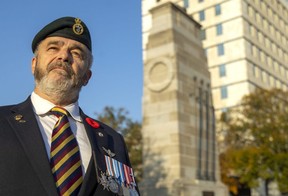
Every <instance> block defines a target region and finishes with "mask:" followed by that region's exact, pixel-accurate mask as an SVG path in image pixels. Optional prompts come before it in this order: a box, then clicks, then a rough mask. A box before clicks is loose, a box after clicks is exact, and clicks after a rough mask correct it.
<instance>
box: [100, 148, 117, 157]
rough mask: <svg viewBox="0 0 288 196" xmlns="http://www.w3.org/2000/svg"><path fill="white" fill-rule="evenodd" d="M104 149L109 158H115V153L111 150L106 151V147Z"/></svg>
mask: <svg viewBox="0 0 288 196" xmlns="http://www.w3.org/2000/svg"><path fill="white" fill-rule="evenodd" d="M102 149H103V150H104V151H105V152H106V153H107V154H108V156H109V157H114V156H115V153H113V152H112V151H111V150H110V149H108V150H107V149H106V148H104V147H102Z"/></svg>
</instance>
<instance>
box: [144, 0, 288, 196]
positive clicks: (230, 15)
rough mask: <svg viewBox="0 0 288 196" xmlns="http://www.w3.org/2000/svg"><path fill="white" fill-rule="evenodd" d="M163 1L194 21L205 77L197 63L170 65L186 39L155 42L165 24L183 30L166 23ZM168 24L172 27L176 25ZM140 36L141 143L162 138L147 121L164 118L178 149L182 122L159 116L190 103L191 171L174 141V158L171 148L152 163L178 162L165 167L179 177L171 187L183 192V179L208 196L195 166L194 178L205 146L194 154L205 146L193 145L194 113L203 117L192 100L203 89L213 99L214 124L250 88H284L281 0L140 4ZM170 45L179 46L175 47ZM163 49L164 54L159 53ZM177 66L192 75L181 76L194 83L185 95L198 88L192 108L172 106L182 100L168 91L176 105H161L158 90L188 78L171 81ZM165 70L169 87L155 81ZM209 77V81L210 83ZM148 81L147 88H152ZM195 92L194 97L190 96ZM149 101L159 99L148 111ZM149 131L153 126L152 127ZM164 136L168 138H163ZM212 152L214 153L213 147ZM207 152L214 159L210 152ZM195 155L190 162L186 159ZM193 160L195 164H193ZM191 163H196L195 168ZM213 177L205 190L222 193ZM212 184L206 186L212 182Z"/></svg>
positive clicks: (286, 24)
mask: <svg viewBox="0 0 288 196" xmlns="http://www.w3.org/2000/svg"><path fill="white" fill-rule="evenodd" d="M167 2H172V3H174V4H175V5H177V6H179V7H180V8H182V9H183V12H181V13H182V14H183V15H185V14H184V13H186V15H187V16H189V17H191V20H193V21H195V23H193V22H192V23H191V24H190V23H189V24H190V25H192V24H194V25H196V23H198V24H200V25H201V27H200V26H198V28H199V36H200V38H201V40H202V47H203V49H204V54H205V56H206V58H207V69H208V71H209V72H208V73H206V71H203V70H199V67H197V66H196V64H197V63H195V66H193V65H192V67H191V68H184V67H185V63H183V62H185V60H180V61H177V60H179V59H181V58H180V57H179V58H176V56H177V55H179V53H177V51H178V50H180V49H183V50H185V49H187V47H188V46H187V45H181V43H188V42H186V41H183V40H182V41H181V40H179V39H178V40H173V39H172V37H173V36H172V37H170V38H171V39H170V40H169V41H168V39H166V40H163V42H161V41H160V40H161V39H159V35H160V37H161V36H163V35H161V34H159V33H158V34H157V31H159V32H160V31H162V30H163V29H165V28H168V27H169V28H171V29H174V30H175V31H181V30H180V29H181V28H184V29H185V28H186V27H187V26H189V25H188V24H183V25H184V26H182V27H181V26H177V19H175V21H169V20H167V15H166V18H165V14H168V11H167V10H166V12H163V10H162V9H163V7H162V8H161V9H160V7H161V5H165V4H166V3H167ZM159 6H160V7H159ZM164 7H165V6H164ZM173 9H174V8H173ZM173 9H172V10H173ZM160 10H162V11H160ZM179 10H181V9H178V11H177V13H178V12H179V13H180V11H179ZM170 11H171V10H170ZM160 13H161V14H160ZM164 13H165V14H164ZM156 16H157V17H156ZM176 18H177V17H176ZM161 22H162V23H161ZM153 25H154V26H153ZM175 25H176V26H177V27H175ZM196 26H197V25H196ZM191 28H192V27H191ZM182 30H183V29H182ZM183 32H185V30H183ZM184 34H185V36H187V37H197V35H196V34H195V32H193V33H191V32H189V31H188V32H186V33H184ZM142 37H143V61H144V95H143V127H144V128H143V135H144V139H145V138H146V140H147V141H146V142H148V143H149V142H150V143H149V144H150V145H151V141H150V140H151V136H152V138H154V139H155V141H157V142H158V140H157V137H159V138H162V137H163V135H161V134H160V132H161V130H162V129H160V127H162V125H163V124H162V125H160V124H159V125H153V123H152V119H153V118H152V117H155V119H154V122H157V123H160V122H162V123H164V122H165V120H169V123H168V124H166V126H168V127H170V126H171V127H174V131H175V132H174V134H176V135H178V138H177V142H178V144H179V143H180V144H182V142H183V141H182V140H180V138H181V137H184V138H185V137H186V136H187V135H185V134H184V135H181V134H180V135H179V133H181V129H179V127H181V126H183V125H184V124H185V123H182V122H181V120H180V122H179V121H177V123H174V124H173V123H172V121H171V119H170V118H168V117H167V116H166V117H163V116H162V115H160V114H161V112H162V114H163V111H166V112H167V111H170V110H169V109H171V107H172V105H173V104H174V106H175V107H178V108H177V110H176V109H175V111H174V114H175V116H176V113H177V112H179V111H180V113H179V115H181V109H183V110H184V109H187V108H189V104H190V106H191V105H193V104H194V107H195V108H198V110H197V109H196V110H197V111H198V113H197V114H196V113H194V114H195V116H194V117H190V118H191V119H194V120H195V119H197V120H195V123H196V124H192V126H197V127H196V129H197V132H196V133H195V134H196V136H195V138H193V137H192V136H191V137H192V138H193V139H195V141H196V143H195V144H191V145H196V146H194V147H195V149H194V152H196V154H194V155H195V156H194V155H193V156H194V157H193V156H192V158H191V159H190V161H188V162H189V164H190V163H193V164H194V163H195V165H194V166H193V167H191V168H190V169H188V168H189V166H187V165H185V163H184V162H185V161H184V162H183V160H189V158H187V157H186V156H187V155H186V154H185V153H184V154H182V152H183V151H185V150H183V149H181V148H182V147H183V146H181V145H180V146H179V148H176V146H177V145H176V143H177V142H176V143H175V146H173V145H172V146H170V147H171V148H170V150H169V153H171V154H173V153H172V152H174V151H173V150H175V151H177V153H178V154H177V153H176V154H175V153H174V154H173V155H171V157H169V156H170V155H169V153H168V152H167V154H166V155H165V156H164V159H163V160H162V161H160V160H158V161H159V163H160V162H161V163H164V162H167V160H171V161H172V159H173V161H174V163H175V162H177V164H178V163H179V164H180V165H179V166H176V165H177V164H175V165H174V166H175V167H177V169H176V168H172V171H173V172H175V173H177V172H178V174H177V175H178V177H179V178H178V177H177V178H175V179H174V181H173V183H172V181H170V182H169V183H170V184H174V185H173V186H174V187H177V186H178V187H180V188H181V187H182V189H185V188H183V183H182V181H183V179H184V181H185V182H188V181H189V182H192V181H193V183H194V184H193V183H192V184H193V186H194V185H195V187H196V186H198V187H201V188H198V189H197V191H198V192H197V194H196V195H197V196H198V195H202V193H203V194H204V193H205V194H208V195H209V194H210V193H211V191H210V192H209V191H208V192H205V190H204V189H202V188H203V186H202V185H203V182H206V181H205V178H206V177H205V175H202V176H201V171H202V170H201V169H200V175H199V166H200V165H201V164H199V163H201V162H202V161H203V160H204V159H203V160H202V158H200V157H199V155H200V154H202V155H203V153H204V154H205V153H207V151H205V148H206V147H205V148H204V149H203V150H204V152H201V150H199V148H203V146H202V145H199V143H202V144H205V142H206V143H207V141H208V140H209V139H208V140H198V139H199V134H200V132H199V130H201V127H200V124H199V120H200V116H201V115H203V114H201V115H200V116H199V114H200V113H201V111H200V110H199V104H200V103H199V102H197V100H198V101H199V96H200V95H201V96H204V94H203V93H201V92H202V91H203V92H204V91H207V92H208V91H210V92H212V95H211V96H212V98H211V100H213V101H211V105H214V108H215V114H216V117H215V121H216V122H217V118H218V117H219V116H220V114H221V113H222V112H225V111H226V110H227V109H229V108H232V107H237V106H238V105H239V101H240V100H241V98H242V97H243V96H244V95H246V94H248V93H250V92H253V91H254V89H255V88H258V87H260V88H267V89H269V88H281V89H283V90H287V89H288V1H287V0H213V1H211V0H142ZM162 38H163V39H164V38H165V37H162ZM191 39H193V38H191ZM177 41H179V42H178V43H177ZM159 42H161V43H162V44H163V45H162V47H158V46H159V45H161V44H160V43H159ZM196 42H197V41H196ZM168 43H170V45H169V46H170V47H172V46H171V45H173V44H175V45H177V47H176V48H177V50H176V51H173V55H174V56H173V55H172V52H171V51H168V50H169V47H168V45H165V44H168ZM196 45H197V44H196ZM156 46H157V47H156ZM192 46H193V47H192ZM183 47H184V48H183ZM185 47H186V48H185ZM170 49H171V48H170ZM200 50H201V49H200V45H197V47H195V43H194V45H193V44H192V45H191V46H190V48H189V49H188V50H187V51H189V52H188V56H189V55H190V56H191V55H192V56H193V55H194V58H196V59H197V58H201V59H202V58H203V59H205V57H203V56H202V54H201V52H199V51H200ZM165 52H166V53H167V54H164V53H165ZM182 52H183V51H182ZM183 54H186V53H185V52H184V53H183ZM167 55H168V56H169V58H172V57H173V58H172V60H173V61H171V59H169V58H168V60H167V58H166V57H167ZM163 56H164V58H163ZM165 56H166V57H165ZM171 56H172V57H171ZM180 56H181V55H180ZM160 57H161V58H162V60H160V61H159V62H160V63H159V65H161V63H162V65H161V66H155V68H154V65H155V64H157V63H158V61H157V60H155V59H157V58H160ZM161 58H160V59H161ZM185 58H186V60H187V61H190V62H191V61H192V62H195V60H194V59H193V58H190V59H189V58H188V57H187V56H186V57H184V59H185ZM153 59H154V60H153ZM163 62H164V63H163ZM171 62H172V65H169V66H170V67H173V69H172V68H170V69H168V68H167V67H166V68H165V66H164V64H165V65H166V64H171ZM198 64H199V62H198ZM201 64H202V65H203V66H204V65H205V62H201ZM180 65H182V67H183V70H184V73H185V74H188V73H191V75H189V76H188V77H187V78H190V79H191V77H192V78H194V79H195V81H189V82H190V83H189V85H188V86H189V87H187V89H188V91H189V92H190V90H191V89H190V88H191V86H193V88H195V86H197V87H196V88H195V89H197V90H194V91H193V90H191V92H192V93H191V97H193V96H194V95H195V97H197V98H198V99H195V100H194V101H195V103H193V98H191V97H190V103H189V104H188V105H185V104H183V105H182V106H181V107H180V106H179V103H178V101H179V100H178V98H180V97H181V96H180V95H179V94H177V93H176V94H174V95H173V93H171V94H169V93H167V96H168V97H169V98H170V99H171V100H172V97H174V98H175V97H177V100H178V101H176V100H175V99H174V102H173V101H172V102H173V104H172V103H169V101H168V100H169V99H168V98H167V96H164V94H165V93H164V92H166V91H168V90H169V89H170V88H172V86H173V85H175V86H177V85H176V84H179V83H183V84H184V83H187V81H185V80H184V79H183V81H179V80H181V79H182V77H176V76H175V73H178V71H179V72H181V69H182V68H179V67H178V69H176V67H177V66H180ZM204 67H205V66H204ZM194 69H195V70H194ZM197 69H198V70H197ZM183 70H182V71H183ZM156 73H157V74H156ZM161 73H162V75H161ZM164 73H166V77H168V76H169V77H170V78H172V79H171V81H170V80H169V81H170V82H169V84H166V86H165V85H164V83H165V82H164V83H162V82H161V81H158V80H161V79H160V78H165V77H164V75H165V74H164ZM172 73H173V74H174V75H173V74H172ZM192 73H193V74H192ZM209 73H210V76H209ZM149 74H150V76H151V78H149V77H150V76H149ZM151 74H152V75H153V74H154V76H153V77H152V75H151ZM169 74H170V75H169ZM167 75H168V76H167ZM148 76H149V77H148ZM184 78H185V77H184ZM209 78H211V82H210V79H209ZM163 80H164V79H163ZM167 81H168V80H167ZM167 81H166V82H167ZM201 81H202V82H201ZM153 82H154V84H152V83H153ZM167 83H168V82H167ZM161 84H162V85H164V86H165V88H163V89H161V87H160V86H161ZM187 84H188V83H187ZM196 84H197V85H196ZM190 85H191V86H190ZM199 85H203V86H202V87H201V89H202V90H199ZM151 86H154V88H155V89H158V88H159V89H161V90H158V91H157V90H155V89H154V90H151V88H152V89H153V87H151ZM175 86H174V87H175ZM208 86H209V88H208ZM178 87H179V86H178ZM204 87H205V88H204ZM175 88H176V87H175ZM179 88H180V87H179ZM181 88H183V87H181ZM187 89H185V90H187ZM204 89H205V90H204ZM208 89H209V90H208ZM170 90H171V89H170ZM174 90H175V89H174ZM178 90H179V89H178ZM178 90H176V91H178ZM196 91H197V93H198V94H197V93H196ZM156 92H157V93H156ZM179 92H180V90H179ZM162 93H164V94H162ZM180 94H181V93H180ZM208 94H209V93H208ZM156 95H157V96H156ZM205 96H206V95H205ZM162 98H164V100H166V102H165V101H164V102H161V103H160V100H161V101H163V99H162ZM202 98H203V97H202ZM152 100H153V101H155V103H156V100H158V101H159V103H158V104H155V105H154V106H152V104H151V103H152ZM191 100H192V101H191ZM201 100H202V99H201ZM176 103H178V104H176ZM203 103H204V102H202V103H201V104H203ZM212 103H213V104H212ZM167 104H168V105H167ZM195 104H196V105H195ZM197 104H198V105H197ZM180 105H181V104H180ZM200 108H201V107H200ZM162 109H164V110H162ZM176 111H177V112H176ZM157 112H158V113H157ZM170 112H171V114H170V116H171V115H172V113H173V110H171V111H170ZM202 112H203V111H202ZM182 113H183V111H182ZM188 113H189V112H188ZM192 113H193V112H192ZM153 115H154V116H153ZM190 116H191V115H190ZM192 116H193V115H192ZM175 118H176V117H175ZM207 118H210V117H207ZM149 119H150V120H149ZM179 119H181V118H178V120H179ZM206 120H207V119H206ZM210 120H211V119H210ZM207 122H208V120H207ZM171 123H172V124H173V125H172V124H171ZM153 126H154V128H151V127H153ZM166 126H164V128H163V129H165V130H166V132H167V131H168V130H169V129H168V128H167V127H166ZM208 126H209V125H208ZM149 127H150V128H149ZM184 127H185V126H184ZM202 128H203V127H202ZM196 129H195V130H196ZM176 130H177V131H176ZM183 130H184V129H183ZM190 130H192V129H190ZM155 131H157V134H158V133H159V135H158V136H154V135H153V134H154V132H155ZM163 131H164V130H163ZM168 132H169V131H168ZM157 134H156V135H157ZM172 134H173V133H172ZM197 134H198V135H197ZM202 136H204V137H205V135H202ZM167 137H169V136H167ZM170 137H172V136H171V135H170ZM159 138H158V139H159ZM187 138H189V137H187ZM187 138H185V139H187ZM197 138H198V139H197ZM170 139H171V138H170ZM174 139H175V138H174ZM189 139H191V138H189ZM193 139H192V140H193ZM210 139H211V138H210ZM148 140H149V141H148ZM190 141H191V140H190ZM211 141H212V140H211ZM167 142H171V143H170V144H172V143H173V142H172V139H171V141H170V140H169V139H167V138H166V139H163V143H162V146H165V145H167ZM212 143H213V141H212ZM159 145H160V144H159ZM183 145H184V144H183ZM197 145H198V147H197ZM156 146H157V145H156ZM184 146H185V145H184ZM208 146H213V145H212V144H211V145H210V144H209V145H208ZM154 147H155V146H153V145H152V146H151V147H148V146H146V148H153V149H152V150H154ZM208 148H209V147H208ZM155 149H156V148H155ZM161 149H163V148H159V149H158V151H157V150H156V151H157V153H158V152H159V151H161ZM168 149H169V148H168ZM172 149H173V150H172ZM176 149H177V150H176ZM146 150H147V149H146ZM214 150H217V149H216V147H215V149H214ZM179 152H180V153H179ZM210 152H211V151H210ZM157 153H156V154H157ZM189 153H191V152H189ZM212 154H213V153H212ZM212 154H211V155H212ZM157 155H158V154H157ZM202 155H201V156H202ZM214 155H215V156H217V153H216V154H214ZM214 155H213V156H214ZM213 156H211V157H213ZM179 157H180V158H179ZM208 157H209V160H212V159H213V158H211V157H210V155H209V156H208ZM182 158H183V159H182ZM194 158H195V160H196V162H195V161H194V162H193V161H191V160H192V159H194ZM199 158H200V159H201V160H199ZM197 162H198V164H196V163H197ZM204 162H205V161H204ZM182 164H184V166H182ZM160 165H161V164H160ZM206 165H207V164H206ZM208 165H209V164H208ZM169 166H171V164H170V165H168V166H165V165H164V168H166V170H167V169H168V168H169ZM216 166H217V163H216ZM200 167H202V169H203V165H201V166H200ZM205 167H206V166H204V168H205ZM216 169H217V168H216ZM163 171H164V170H163ZM176 171H177V172H176ZM207 171H209V170H207ZM216 171H217V170H216ZM197 172H198V173H197ZM184 173H185V174H184ZM208 173H209V172H208ZM166 174H167V173H165V172H164V173H163V175H164V176H162V175H160V176H159V179H167V178H166V177H165V175H166ZM169 175H170V174H169ZM177 175H176V176H177ZM183 176H184V178H183ZM187 176H189V177H191V178H189V179H188V178H186V177H187ZM193 176H194V177H195V176H196V177H195V178H194V177H193ZM207 176H209V175H207ZM212 176H213V175H212ZM171 177H172V176H170V179H171ZM173 178H174V177H173ZM181 179H182V181H181ZM191 179H193V180H191ZM215 179H216V180H215V181H214V183H215V184H214V185H215V187H214V188H211V189H210V190H220V189H221V188H220V189H219V187H221V186H218V184H217V182H218V179H217V174H215ZM206 180H207V182H210V179H209V177H207V178H206ZM160 181H161V180H160ZM164 181H165V180H164ZM164 181H162V182H164ZM155 182H156V181H155ZM157 182H158V181H157ZM199 182H200V184H199ZM201 182H202V185H201ZM211 182H213V180H212V181H211ZM165 183H166V185H167V183H168V182H167V181H165ZM165 183H164V184H165ZM169 183H168V184H169ZM160 184H161V183H160ZM208 184H209V183H208ZM212 184H213V183H211V184H210V185H212ZM166 185H165V186H164V185H163V186H162V185H159V186H160V187H161V186H162V187H169V186H168V185H167V186H166ZM190 187H191V186H190ZM209 187H212V186H209ZM186 189H187V188H186ZM188 189H189V188H188ZM175 190H176V189H175ZM189 190H190V189H189ZM169 191H170V190H169ZM200 192H201V194H200ZM212 192H213V191H212ZM214 193H216V195H217V191H214ZM181 194H182V193H181ZM183 194H184V195H193V194H192V193H191V194H188V192H187V194H186V193H184V192H183ZM220 195H221V194H220Z"/></svg>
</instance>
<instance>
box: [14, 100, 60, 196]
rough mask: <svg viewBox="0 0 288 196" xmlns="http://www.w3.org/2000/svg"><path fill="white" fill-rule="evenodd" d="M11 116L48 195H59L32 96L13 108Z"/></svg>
mask: <svg viewBox="0 0 288 196" xmlns="http://www.w3.org/2000/svg"><path fill="white" fill-rule="evenodd" d="M12 113H14V115H12V116H11V117H10V118H9V122H10V124H11V126H12V127H13V128H14V131H15V134H16V136H17V137H18V140H19V141H20V143H21V145H22V146H23V149H24V152H25V154H26V156H27V157H28V160H29V161H30V163H31V165H32V167H33V168H34V170H35V173H36V175H37V177H38V179H39V181H40V182H41V183H42V185H43V187H44V189H45V190H46V192H47V193H48V195H57V190H56V186H55V182H54V179H53V176H52V172H51V168H50V165H49V160H48V157H47V152H46V149H45V145H44V142H43V138H42V135H41V133H40V130H39V127H38V123H37V120H36V118H35V114H34V112H33V109H32V103H31V101H30V97H29V98H28V99H27V100H26V101H25V102H23V103H21V104H19V105H17V106H15V107H14V108H13V109H12Z"/></svg>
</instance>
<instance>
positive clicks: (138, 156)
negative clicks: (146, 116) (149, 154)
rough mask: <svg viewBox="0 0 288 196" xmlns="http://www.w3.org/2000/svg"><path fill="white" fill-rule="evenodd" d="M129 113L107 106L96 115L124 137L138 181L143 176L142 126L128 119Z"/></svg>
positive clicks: (122, 109)
mask: <svg viewBox="0 0 288 196" xmlns="http://www.w3.org/2000/svg"><path fill="white" fill-rule="evenodd" d="M128 114H129V112H128V111H127V110H125V109H124V108H119V109H115V108H113V107H110V106H106V107H105V108H104V110H103V112H102V113H99V114H98V113H96V116H97V119H98V120H100V121H101V122H103V123H105V124H107V125H109V126H111V127H112V128H113V129H115V130H116V131H118V132H119V133H121V134H122V135H123V136H124V139H125V142H126V145H127V149H128V152H129V157H130V161H131V164H132V166H133V169H134V173H135V176H136V178H137V181H138V182H140V181H141V179H142V176H143V168H142V165H143V164H142V134H141V128H142V126H141V124H140V123H139V122H137V121H133V120H132V119H131V118H129V117H128Z"/></svg>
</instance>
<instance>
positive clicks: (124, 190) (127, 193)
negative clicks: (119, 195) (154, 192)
mask: <svg viewBox="0 0 288 196" xmlns="http://www.w3.org/2000/svg"><path fill="white" fill-rule="evenodd" d="M122 189H123V195H124V196H130V191H129V189H128V188H127V187H126V186H124V185H123V186H122Z"/></svg>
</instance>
